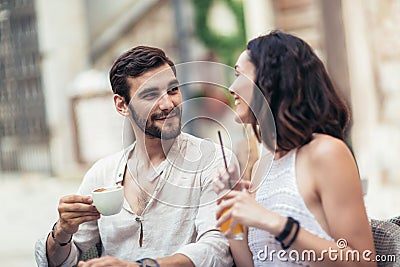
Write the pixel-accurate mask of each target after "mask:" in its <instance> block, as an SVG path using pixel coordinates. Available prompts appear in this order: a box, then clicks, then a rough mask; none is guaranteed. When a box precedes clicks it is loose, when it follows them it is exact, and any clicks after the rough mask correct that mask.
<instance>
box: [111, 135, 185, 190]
mask: <svg viewBox="0 0 400 267" xmlns="http://www.w3.org/2000/svg"><path fill="white" fill-rule="evenodd" d="M186 139H187V138H186V137H185V134H184V133H181V134H179V135H178V136H177V137H176V138H175V142H174V143H173V145H172V147H171V149H170V150H169V152H168V154H167V157H166V159H165V160H164V161H163V162H162V163H161V164H160V165H159V166H158V167H157V168H156V174H155V177H157V176H159V175H161V173H162V172H163V171H164V170H165V168H166V167H167V166H168V165H169V164H170V163H173V162H174V161H175V160H176V158H177V157H178V156H179V155H180V154H181V150H182V149H184V147H185V146H186V141H187V140H186ZM135 147H136V141H134V142H133V143H132V144H131V145H129V146H128V147H127V148H125V149H124V150H123V152H122V158H121V160H120V163H119V166H118V168H117V175H116V179H115V183H116V184H121V183H122V181H123V179H124V173H125V169H126V165H127V163H128V159H129V158H130V157H131V155H132V152H133V150H134V149H135Z"/></svg>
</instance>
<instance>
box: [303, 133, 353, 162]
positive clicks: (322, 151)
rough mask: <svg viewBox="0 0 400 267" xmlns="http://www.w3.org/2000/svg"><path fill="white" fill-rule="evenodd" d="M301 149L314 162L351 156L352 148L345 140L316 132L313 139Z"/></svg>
mask: <svg viewBox="0 0 400 267" xmlns="http://www.w3.org/2000/svg"><path fill="white" fill-rule="evenodd" d="M300 150H302V153H303V154H305V155H306V156H307V158H309V159H310V160H311V161H313V162H314V163H318V162H321V161H326V160H327V161H331V160H332V159H333V160H336V159H338V157H344V156H349V155H350V156H351V152H350V149H349V147H348V146H347V145H346V143H345V142H344V141H343V140H341V139H338V138H336V137H333V136H331V135H327V134H314V135H313V138H312V140H311V141H310V142H309V143H308V144H306V145H304V146H303V147H301V148H300Z"/></svg>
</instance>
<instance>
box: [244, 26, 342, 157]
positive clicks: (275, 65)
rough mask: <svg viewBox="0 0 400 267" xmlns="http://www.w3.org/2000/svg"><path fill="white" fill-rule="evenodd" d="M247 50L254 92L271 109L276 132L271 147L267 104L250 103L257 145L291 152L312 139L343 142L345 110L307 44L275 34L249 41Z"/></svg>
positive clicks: (257, 99)
mask: <svg viewBox="0 0 400 267" xmlns="http://www.w3.org/2000/svg"><path fill="white" fill-rule="evenodd" d="M247 50H248V51H249V56H250V61H251V62H252V63H253V64H254V65H255V67H256V78H255V86H256V88H255V90H261V92H262V94H263V95H264V97H265V99H266V100H267V102H268V104H269V105H270V109H271V112H272V116H273V118H274V120H275V127H276V144H275V143H274V142H272V141H271V140H272V139H273V137H275V136H273V135H274V133H272V132H271V130H270V129H268V128H269V127H265V125H268V124H266V123H265V121H267V120H268V119H267V117H268V116H267V115H266V112H265V110H268V109H266V108H265V102H264V101H263V100H262V99H260V97H258V98H257V97H253V99H252V102H251V103H252V105H251V106H252V108H253V120H252V121H253V122H252V127H253V130H254V131H255V133H256V136H257V138H258V140H259V141H261V139H262V140H263V142H264V143H265V144H266V145H267V147H268V148H269V149H272V150H277V151H290V150H292V149H294V148H298V147H300V146H302V145H305V144H307V143H308V142H310V141H311V139H312V134H313V133H323V134H328V135H331V136H333V137H336V138H339V139H341V140H344V131H345V129H346V127H347V125H348V123H349V109H348V107H347V105H346V103H345V101H344V100H343V99H342V98H341V97H340V96H339V94H338V93H337V91H336V89H335V88H334V86H333V83H332V81H331V79H330V77H329V75H328V73H327V71H326V69H325V67H324V65H323V63H322V62H321V60H320V59H319V58H318V57H317V55H316V54H315V53H314V52H313V50H312V48H311V47H310V46H309V45H308V44H307V43H306V42H304V41H303V40H301V39H300V38H298V37H295V36H293V35H290V34H286V33H283V32H281V31H273V32H271V33H269V34H267V35H264V36H260V37H258V38H255V39H253V40H251V41H250V42H249V43H248V44H247ZM257 87H258V88H257ZM253 95H254V96H256V94H253ZM254 114H257V120H258V121H257V120H256V117H255V116H254ZM257 124H258V125H259V126H257ZM263 125H264V127H262V126H263ZM275 145H276V147H275Z"/></svg>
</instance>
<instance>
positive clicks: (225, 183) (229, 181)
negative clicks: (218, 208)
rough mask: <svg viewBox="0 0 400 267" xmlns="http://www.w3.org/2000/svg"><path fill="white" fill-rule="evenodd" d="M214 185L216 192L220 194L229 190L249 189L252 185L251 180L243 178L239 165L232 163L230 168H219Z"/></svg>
mask: <svg viewBox="0 0 400 267" xmlns="http://www.w3.org/2000/svg"><path fill="white" fill-rule="evenodd" d="M213 185H214V191H215V193H217V194H220V193H221V192H223V191H226V192H229V190H236V191H243V190H247V189H248V188H249V187H250V181H246V180H244V179H241V177H240V174H239V170H238V167H237V166H236V165H232V166H230V167H229V168H228V169H225V168H220V169H218V173H217V176H216V177H215V179H214V181H213Z"/></svg>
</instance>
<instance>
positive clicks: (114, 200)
mask: <svg viewBox="0 0 400 267" xmlns="http://www.w3.org/2000/svg"><path fill="white" fill-rule="evenodd" d="M92 199H93V205H94V206H95V207H96V209H97V210H98V211H99V212H100V213H101V214H102V215H104V216H109V215H114V214H117V213H119V212H120V211H121V209H122V204H123V203H124V187H123V186H120V185H115V186H109V187H100V188H97V189H95V190H93V191H92Z"/></svg>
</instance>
